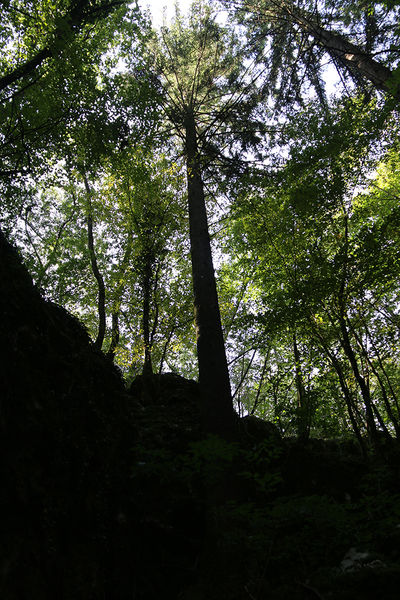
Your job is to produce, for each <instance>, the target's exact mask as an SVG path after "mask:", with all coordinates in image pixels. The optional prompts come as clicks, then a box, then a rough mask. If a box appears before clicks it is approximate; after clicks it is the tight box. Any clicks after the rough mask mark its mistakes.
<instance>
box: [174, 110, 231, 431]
mask: <svg viewBox="0 0 400 600" xmlns="http://www.w3.org/2000/svg"><path fill="white" fill-rule="evenodd" d="M184 125H185V134H186V140H185V150H186V160H187V189H188V204H189V229H190V249H191V259H192V277H193V294H194V314H195V324H196V340H197V358H198V365H199V384H200V390H201V397H202V409H203V422H204V427H205V429H206V431H207V432H209V433H215V434H219V435H222V436H228V437H229V436H230V433H231V432H232V428H233V423H234V412H233V405H232V396H231V388H230V382H229V371H228V365H227V360H226V354H225V345H224V338H223V332H222V324H221V316H220V311H219V303H218V295H217V287H216V282H215V275H214V267H213V262H212V254H211V244H210V236H209V231H208V223H207V212H206V204H205V197H204V186H203V180H202V176H201V166H200V161H199V157H198V150H197V133H196V125H195V120H194V116H193V112H192V111H191V110H188V111H187V113H186V116H185V123H184Z"/></svg>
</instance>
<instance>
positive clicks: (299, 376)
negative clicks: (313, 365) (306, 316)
mask: <svg viewBox="0 0 400 600" xmlns="http://www.w3.org/2000/svg"><path fill="white" fill-rule="evenodd" d="M293 356H294V369H295V380H296V390H297V435H298V437H299V439H300V440H302V441H307V440H308V438H309V437H310V410H309V406H308V402H307V393H306V390H305V387H304V381H303V372H302V370H301V363H300V352H299V348H298V345H297V338H296V332H294V333H293Z"/></svg>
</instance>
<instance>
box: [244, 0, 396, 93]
mask: <svg viewBox="0 0 400 600" xmlns="http://www.w3.org/2000/svg"><path fill="white" fill-rule="evenodd" d="M263 4H265V2H262V3H261V6H260V4H259V3H256V6H254V2H249V3H248V4H247V7H248V9H249V10H251V11H252V12H255V11H256V10H257V14H261V15H262V5H263ZM267 4H268V5H269V4H270V3H267ZM272 4H273V8H272V10H273V11H274V13H275V14H274V16H275V18H278V19H289V20H290V21H291V22H292V23H293V24H296V25H298V26H299V27H300V29H301V30H302V31H304V32H305V33H307V34H309V35H310V36H311V37H312V38H313V39H314V41H315V43H316V44H317V45H318V46H320V47H322V48H323V49H324V50H326V52H328V54H330V55H331V57H332V58H334V59H336V60H339V61H340V62H341V63H342V64H344V65H346V67H347V68H348V69H350V71H353V72H354V73H356V74H357V75H359V76H361V77H362V78H364V79H367V80H368V81H370V82H371V83H372V84H373V85H374V86H375V88H376V89H378V90H381V91H383V92H385V93H390V94H391V95H392V96H394V97H395V98H396V99H397V100H400V87H399V86H398V85H397V86H395V87H393V85H392V83H391V80H392V78H393V72H392V71H391V70H390V69H389V68H388V67H386V66H385V65H383V64H382V63H379V62H378V61H376V60H374V59H373V58H372V57H371V56H370V55H369V54H368V52H366V51H365V50H364V49H363V48H360V47H359V46H356V45H355V44H352V43H351V42H349V41H348V40H347V39H346V38H345V37H344V36H343V35H341V34H339V33H337V32H333V31H328V30H327V29H324V28H323V27H322V26H321V25H319V23H317V22H316V20H315V18H314V16H313V15H311V14H310V13H308V12H307V11H304V10H301V9H299V8H298V7H297V6H295V5H294V4H293V2H290V1H288V0H276V1H275V2H273V3H272Z"/></svg>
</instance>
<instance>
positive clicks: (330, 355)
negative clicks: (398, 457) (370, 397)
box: [311, 324, 367, 458]
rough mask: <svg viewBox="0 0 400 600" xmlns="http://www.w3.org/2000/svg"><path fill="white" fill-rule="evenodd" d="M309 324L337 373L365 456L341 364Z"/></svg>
mask: <svg viewBox="0 0 400 600" xmlns="http://www.w3.org/2000/svg"><path fill="white" fill-rule="evenodd" d="M311 326H312V328H313V330H314V333H315V335H316V336H317V338H318V340H319V343H320V346H321V348H322V349H323V351H324V352H325V354H326V355H327V357H328V359H329V360H330V362H331V364H332V366H333V368H334V369H335V371H336V374H337V376H338V378H339V383H340V387H341V390H342V392H343V396H344V400H345V402H346V406H347V412H348V414H349V418H350V422H351V426H352V427H353V431H354V433H355V436H356V438H357V440H358V443H359V445H360V448H361V452H362V454H363V456H364V458H366V456H367V450H366V447H365V444H364V440H363V439H362V435H361V431H360V428H359V426H358V423H357V419H356V415H355V410H354V406H353V400H352V397H351V393H350V390H349V388H348V385H347V383H346V377H345V375H344V373H343V369H342V366H341V364H340V362H339V360H338V359H337V358H336V356H335V355H334V353H333V352H331V350H330V349H329V347H328V344H327V343H326V341H325V340H324V338H323V336H322V335H321V333H320V332H318V331H317V330H316V328H315V327H314V326H313V324H311Z"/></svg>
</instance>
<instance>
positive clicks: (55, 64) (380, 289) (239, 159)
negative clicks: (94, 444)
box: [0, 0, 400, 441]
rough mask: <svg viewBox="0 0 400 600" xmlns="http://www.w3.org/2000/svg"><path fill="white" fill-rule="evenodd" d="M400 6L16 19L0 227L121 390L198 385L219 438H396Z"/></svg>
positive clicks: (4, 118) (318, 5) (67, 7)
mask: <svg viewBox="0 0 400 600" xmlns="http://www.w3.org/2000/svg"><path fill="white" fill-rule="evenodd" d="M399 10H400V4H399V2H397V1H395V0H384V1H382V2H369V1H368V0H357V1H349V0H340V1H339V2H338V1H335V2H331V1H330V0H321V1H318V2H309V1H308V0H298V1H297V0H293V1H290V0H273V1H269V0H236V1H234V2H232V1H228V0H220V1H217V0H196V1H194V2H193V3H192V6H191V9H190V12H189V15H188V16H184V15H183V14H182V13H181V12H180V11H179V7H178V6H177V8H176V13H175V17H174V18H173V19H172V21H171V22H170V23H166V24H165V25H164V26H163V27H161V29H160V30H159V31H155V30H153V28H152V26H151V21H150V19H149V15H148V14H147V13H146V12H143V11H141V10H140V9H139V8H138V6H137V4H135V3H127V2H124V1H123V0H80V1H79V0H57V1H55V2H54V1H50V0H39V1H37V2H32V1H30V0H7V1H6V2H3V9H2V21H1V23H0V39H1V42H2V48H3V52H2V55H1V57H0V117H1V118H0V186H1V193H2V210H1V214H0V226H1V229H2V231H3V232H4V233H5V234H6V235H7V236H8V238H9V239H10V240H12V241H13V242H14V243H15V244H16V245H17V247H18V248H19V250H20V252H21V254H22V255H23V257H24V261H25V264H26V265H27V267H28V269H29V272H30V273H31V275H32V278H33V280H34V282H35V284H36V285H37V286H38V288H40V290H41V292H42V294H43V295H44V296H45V297H46V298H48V299H50V300H52V301H53V302H55V303H57V304H59V305H61V306H63V307H65V308H66V309H67V310H69V311H70V312H71V313H73V314H74V315H76V316H77V317H78V318H79V319H80V320H81V321H82V322H83V323H84V324H85V326H86V327H87V330H88V332H89V335H90V338H91V340H92V343H93V345H94V346H95V347H96V348H97V349H98V350H101V351H102V352H104V353H105V354H107V355H108V357H109V359H110V360H111V361H114V362H115V364H116V365H118V366H119V367H120V369H121V370H122V372H123V374H124V376H125V378H126V379H127V381H129V382H130V381H132V380H133V379H134V378H135V377H136V376H137V375H138V374H140V373H142V372H143V373H163V372H169V371H172V372H175V373H179V374H181V375H183V376H185V377H187V378H198V377H199V381H200V385H201V389H202V394H203V400H204V405H205V409H204V412H205V413H206V417H205V418H206V423H207V426H208V427H209V429H210V430H213V429H214V430H215V431H217V432H222V431H224V428H229V423H230V420H231V418H232V405H233V406H234V408H235V410H236V412H237V413H239V414H240V415H245V414H254V415H256V416H258V417H261V418H263V419H267V420H270V421H273V422H274V423H276V425H277V426H278V427H279V429H280V431H281V433H282V434H285V435H289V436H293V435H294V436H298V437H300V438H303V439H307V438H308V437H309V436H310V435H312V436H318V437H331V436H344V437H345V436H348V435H349V436H350V435H356V436H357V438H358V439H359V440H360V441H362V440H363V438H364V437H365V436H366V435H368V436H369V437H370V439H371V440H372V441H374V440H377V439H378V437H379V436H386V437H387V438H390V437H399V435H400V404H399V403H400V362H399V356H400V352H399V350H400V348H399V329H400V310H399V303H400V287H399V284H400V281H399V272H400V269H399V268H400V239H399V231H400V227H399V225H400V208H399V187H400V156H399V141H398V140H399V115H398V105H399V101H400V91H399V90H400V67H399V59H400V45H399V35H400V25H399ZM193 304H194V311H193Z"/></svg>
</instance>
